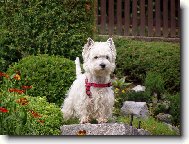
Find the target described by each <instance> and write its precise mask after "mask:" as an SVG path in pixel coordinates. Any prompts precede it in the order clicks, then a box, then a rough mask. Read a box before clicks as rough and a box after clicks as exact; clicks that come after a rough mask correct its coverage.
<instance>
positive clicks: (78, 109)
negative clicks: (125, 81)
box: [62, 38, 116, 124]
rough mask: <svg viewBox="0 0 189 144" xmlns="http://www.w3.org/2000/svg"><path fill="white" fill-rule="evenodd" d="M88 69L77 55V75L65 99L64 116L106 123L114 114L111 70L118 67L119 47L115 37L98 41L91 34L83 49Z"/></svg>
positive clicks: (65, 117) (83, 121)
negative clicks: (116, 60)
mask: <svg viewBox="0 0 189 144" xmlns="http://www.w3.org/2000/svg"><path fill="white" fill-rule="evenodd" d="M82 56H83V60H84V64H83V69H84V70H85V73H84V74H82V73H81V68H80V62H79V58H76V60H75V64H76V75H77V79H76V80H75V81H74V82H73V84H72V86H71V87H70V89H69V92H68V95H67V97H66V98H65V100H64V103H63V107H62V112H63V116H64V119H66V120H67V119H69V118H72V117H77V118H79V120H80V123H82V124H84V123H90V121H91V120H92V119H96V120H97V121H98V123H106V122H107V121H108V119H109V118H110V117H111V116H112V110H113V105H114V92H113V90H112V87H111V78H110V74H111V73H112V72H113V71H114V69H115V59H116V49H115V45H114V42H113V40H112V38H109V39H108V40H107V41H106V42H94V41H93V40H92V39H91V38H88V42H87V43H86V44H85V45H84V48H83V52H82Z"/></svg>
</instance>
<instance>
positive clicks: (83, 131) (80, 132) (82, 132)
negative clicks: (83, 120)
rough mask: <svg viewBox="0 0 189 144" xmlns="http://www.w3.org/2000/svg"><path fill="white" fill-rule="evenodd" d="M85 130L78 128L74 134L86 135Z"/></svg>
mask: <svg viewBox="0 0 189 144" xmlns="http://www.w3.org/2000/svg"><path fill="white" fill-rule="evenodd" d="M86 133H87V132H86V130H80V131H78V132H77V133H76V135H86Z"/></svg>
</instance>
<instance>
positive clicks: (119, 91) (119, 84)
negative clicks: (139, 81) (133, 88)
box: [112, 77, 131, 116]
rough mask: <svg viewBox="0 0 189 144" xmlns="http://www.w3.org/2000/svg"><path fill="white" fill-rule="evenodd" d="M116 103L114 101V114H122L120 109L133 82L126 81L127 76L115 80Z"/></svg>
mask: <svg viewBox="0 0 189 144" xmlns="http://www.w3.org/2000/svg"><path fill="white" fill-rule="evenodd" d="M112 84H113V87H114V95H115V103H114V112H113V113H114V115H117V116H118V115H120V109H121V106H122V104H123V102H124V101H125V100H127V97H126V93H127V91H128V90H129V86H130V85H131V83H126V82H125V77H123V78H121V79H115V80H114V81H113V82H112Z"/></svg>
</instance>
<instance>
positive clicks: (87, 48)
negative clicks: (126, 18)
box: [82, 38, 116, 76]
mask: <svg viewBox="0 0 189 144" xmlns="http://www.w3.org/2000/svg"><path fill="white" fill-rule="evenodd" d="M82 56H83V60H84V64H83V68H84V70H85V71H86V72H90V73H92V74H93V75H97V76H105V75H108V74H110V73H111V72H113V71H114V69H115V59H116V49H115V45H114V42H113V40H112V38H109V39H108V40H107V41H106V42H94V41H93V40H92V39H91V38H88V41H87V43H86V44H85V45H84V49H83V52H82Z"/></svg>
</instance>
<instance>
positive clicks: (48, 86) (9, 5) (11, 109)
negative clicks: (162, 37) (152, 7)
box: [0, 0, 181, 135]
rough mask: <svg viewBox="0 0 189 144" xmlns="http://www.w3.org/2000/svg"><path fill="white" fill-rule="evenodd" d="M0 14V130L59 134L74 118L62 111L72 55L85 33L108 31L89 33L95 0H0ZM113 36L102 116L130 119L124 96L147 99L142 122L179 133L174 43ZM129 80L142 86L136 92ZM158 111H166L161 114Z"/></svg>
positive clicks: (161, 130)
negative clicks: (111, 99) (110, 106)
mask: <svg viewBox="0 0 189 144" xmlns="http://www.w3.org/2000/svg"><path fill="white" fill-rule="evenodd" d="M0 19H1V22H0V33H1V35H0V123H1V125H0V134H1V135H61V130H60V127H61V126H62V125H69V124H74V123H78V120H77V119H71V120H68V121H65V120H64V119H63V114H62V112H61V105H62V103H63V101H64V98H65V95H66V93H67V91H68V89H69V87H70V86H71V84H72V82H73V81H74V80H75V78H76V75H75V64H74V60H75V58H76V57H77V56H79V57H80V58H81V61H82V57H81V53H82V48H83V46H84V44H85V43H86V41H87V38H88V37H92V38H93V39H94V40H95V41H106V40H107V39H108V37H107V36H99V35H98V34H97V33H95V24H94V20H95V16H94V1H93V0H83V1H77V0H74V1H72V2H70V1H69V0H65V1H59V0H58V1H57V0H56V1H55V0H53V1H42V0H36V1H27V0H26V1H17V2H15V1H1V2H0ZM113 40H114V44H115V46H116V51H117V58H116V69H115V72H114V74H113V77H114V82H113V90H114V94H115V104H114V110H113V118H112V119H110V120H109V122H110V123H111V122H117V123H126V124H129V120H130V118H129V117H127V116H124V115H123V114H122V113H121V111H120V110H121V107H122V105H123V102H124V101H136V102H146V103H147V106H148V109H149V117H148V118H147V119H142V120H141V128H143V129H145V130H148V131H149V132H150V133H151V134H152V135H180V133H181V131H180V130H181V92H180V79H181V73H180V44H179V43H173V42H163V41H159V42H146V41H142V40H132V39H129V38H123V37H122V38H120V37H116V36H115V37H113ZM136 85H143V86H145V87H146V90H145V91H140V92H135V91H133V90H132V88H133V87H135V86H136ZM162 115H163V116H164V115H169V119H168V122H166V120H165V118H164V120H162V119H161V118H160V117H161V116H162ZM137 121H138V119H137V118H134V121H133V125H134V127H137ZM94 123H96V122H95V121H94Z"/></svg>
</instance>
